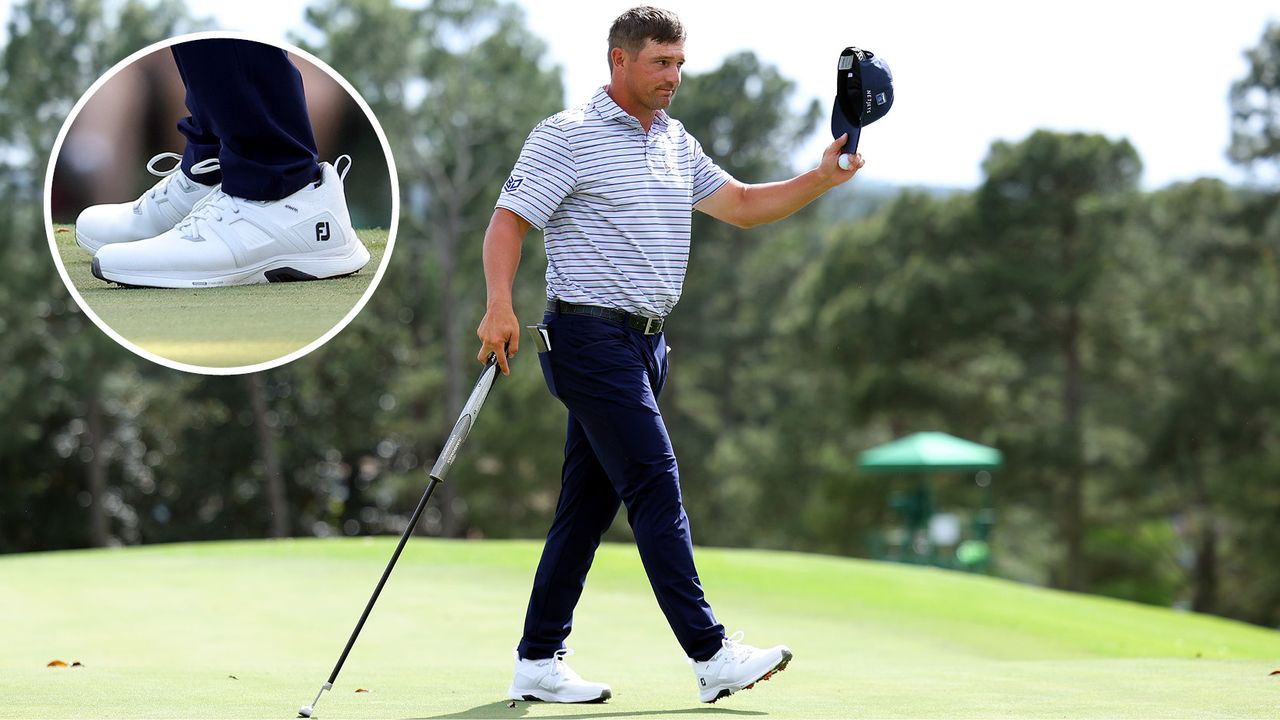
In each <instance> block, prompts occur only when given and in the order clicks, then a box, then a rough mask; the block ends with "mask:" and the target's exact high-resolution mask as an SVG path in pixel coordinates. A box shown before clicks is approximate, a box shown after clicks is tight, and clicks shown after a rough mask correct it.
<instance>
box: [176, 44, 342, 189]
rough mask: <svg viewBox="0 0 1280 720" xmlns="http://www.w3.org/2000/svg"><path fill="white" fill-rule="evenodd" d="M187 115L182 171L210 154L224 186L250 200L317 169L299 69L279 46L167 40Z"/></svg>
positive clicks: (311, 176) (300, 183)
mask: <svg viewBox="0 0 1280 720" xmlns="http://www.w3.org/2000/svg"><path fill="white" fill-rule="evenodd" d="M171 49H172V51H173V59H174V62H175V63H176V64H177V66H178V73H179V74H180V75H181V76H182V82H183V84H184V85H185V86H186V88H187V109H188V110H189V111H190V112H191V116H190V117H188V118H185V119H184V120H182V121H181V122H179V123H178V130H179V132H181V133H182V134H183V136H185V137H186V138H187V148H186V151H185V152H184V153H183V157H182V171H183V172H184V173H186V175H187V177H190V178H191V179H193V180H196V181H197V182H203V183H206V184H207V183H209V182H210V181H211V180H213V179H214V178H215V177H216V176H215V175H212V174H211V175H192V174H191V166H192V165H195V164H196V163H198V162H200V161H202V160H207V159H209V158H212V157H216V158H218V161H219V163H220V164H221V166H222V169H221V178H220V181H221V182H222V190H223V192H226V193H227V194H228V195H234V196H236V197H242V198H246V199H249V200H279V199H280V198H283V197H286V196H288V195H292V194H293V193H295V192H297V191H298V190H301V189H302V188H303V187H304V186H305V185H306V184H307V183H310V182H314V181H316V180H317V179H319V177H320V165H319V163H318V160H319V154H318V153H317V151H316V141H315V137H314V136H313V134H312V132H311V118H310V116H309V115H308V114H307V101H306V96H305V94H304V92H303V87H302V76H301V75H300V74H299V73H298V69H297V68H296V67H294V65H293V63H292V62H290V61H289V56H288V54H286V53H285V51H284V50H281V49H280V48H277V47H272V46H271V45H265V44H263V43H258V42H253V41H251V40H229V39H210V40H193V41H191V42H185V43H179V44H177V45H174V46H173V47H172V48H171Z"/></svg>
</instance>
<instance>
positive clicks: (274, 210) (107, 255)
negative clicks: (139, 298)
mask: <svg viewBox="0 0 1280 720" xmlns="http://www.w3.org/2000/svg"><path fill="white" fill-rule="evenodd" d="M344 159H345V160H346V161H347V164H346V165H345V166H344V167H343V169H342V171H341V173H340V172H339V171H338V169H337V168H336V167H335V166H334V165H330V164H329V163H320V180H319V181H317V182H315V183H308V184H307V185H306V186H305V187H304V188H302V189H301V190H299V191H297V192H295V193H294V194H292V195H290V196H288V197H285V198H282V199H280V200H269V201H257V200H245V199H244V198H237V197H233V196H231V195H228V194H226V193H224V192H222V190H221V188H219V189H218V190H217V191H216V192H214V193H212V194H210V195H209V196H208V197H206V198H205V199H204V200H202V201H200V203H198V204H197V205H196V206H195V208H194V209H193V210H192V211H191V213H190V214H189V215H187V217H186V218H184V219H183V220H182V222H180V223H178V225H177V227H175V228H173V229H172V230H169V231H168V232H165V233H162V234H160V235H157V236H156V237H152V238H147V239H146V240H139V241H138V242H132V243H123V244H116V245H107V246H105V247H103V248H102V249H101V250H99V251H98V253H97V254H96V255H95V256H94V258H93V268H92V269H93V274H94V276H95V277H97V278H98V279H100V280H106V281H108V282H114V283H118V284H120V285H133V286H140V287H166V288H204V287H219V286H225V285H252V284H256V283H267V282H289V281H293V280H320V279H324V278H332V277H340V276H342V275H350V274H351V273H354V272H355V271H357V270H359V269H360V268H362V267H364V266H365V265H366V264H367V263H368V262H369V251H368V250H367V249H366V248H365V246H364V244H363V243H361V242H360V239H359V238H358V237H356V232H355V230H354V229H353V228H352V227H351V215H350V213H349V212H348V211H347V199H346V196H345V195H344V194H343V191H342V181H343V179H344V178H345V177H346V173H347V170H349V169H350V167H351V158H350V157H349V156H347V155H343V156H342V157H340V158H338V160H337V161H336V163H338V164H341V163H342V161H343V160H344Z"/></svg>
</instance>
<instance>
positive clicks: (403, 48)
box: [307, 0, 563, 535]
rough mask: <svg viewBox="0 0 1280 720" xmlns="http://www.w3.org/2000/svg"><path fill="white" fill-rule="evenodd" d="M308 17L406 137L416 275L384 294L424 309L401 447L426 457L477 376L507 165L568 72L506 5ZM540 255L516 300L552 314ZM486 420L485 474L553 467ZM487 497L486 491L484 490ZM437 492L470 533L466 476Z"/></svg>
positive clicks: (406, 378) (392, 127)
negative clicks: (533, 458)
mask: <svg viewBox="0 0 1280 720" xmlns="http://www.w3.org/2000/svg"><path fill="white" fill-rule="evenodd" d="M307 18H308V22H309V23H310V24H311V25H312V26H313V27H315V28H316V29H317V30H319V31H320V32H321V33H322V35H323V39H322V41H321V42H320V44H319V45H318V46H317V47H315V48H311V49H312V50H313V51H314V52H317V53H318V54H320V55H321V56H323V57H326V58H329V59H330V61H331V62H332V64H333V65H334V66H335V67H339V68H346V67H350V68H352V69H353V72H352V73H351V74H349V75H348V79H350V80H351V82H352V83H353V84H354V85H355V86H356V87H357V88H358V89H360V90H361V92H362V94H364V95H365V96H366V98H367V99H368V100H369V102H370V105H371V107H372V108H373V110H374V111H375V113H376V114H377V115H378V117H379V119H380V121H381V122H382V124H383V125H384V127H385V128H386V129H387V132H388V135H389V136H391V137H392V138H395V139H396V142H397V145H396V147H397V169H398V172H399V178H400V184H401V190H402V195H403V196H404V197H405V198H406V199H407V202H406V203H405V209H404V212H403V213H402V216H401V218H400V220H401V225H400V239H399V243H398V244H399V246H400V247H401V248H404V250H401V251H400V252H402V253H405V254H407V255H408V258H407V260H404V259H400V260H397V264H398V265H400V266H401V267H403V271H402V272H403V275H402V276H401V277H400V278H398V279H397V280H395V281H394V284H393V287H395V288H396V289H395V290H389V289H388V288H387V286H386V285H387V284H386V283H384V286H383V288H382V289H381V290H380V292H379V294H380V295H387V294H388V293H398V298H397V297H396V295H395V294H393V295H392V296H391V298H390V299H389V300H388V301H387V302H388V303H389V306H390V307H395V304H394V303H395V302H396V301H397V300H398V303H399V304H400V305H401V306H403V305H404V304H406V303H408V304H409V305H410V307H411V312H412V313H413V322H412V323H410V328H409V337H408V343H409V344H408V346H407V347H406V348H405V353H404V355H403V357H402V358H401V362H403V363H404V364H405V365H406V367H404V368H403V369H402V370H401V371H400V372H399V378H398V381H397V384H398V385H399V386H400V388H401V389H402V390H403V391H404V392H403V394H401V397H402V398H403V399H404V401H403V403H402V407H405V408H406V409H407V410H408V413H409V419H408V421H407V422H403V423H400V424H398V425H397V437H398V438H399V440H400V441H402V442H399V441H398V442H397V443H396V444H397V445H398V446H399V447H400V448H402V450H403V452H405V454H406V456H412V457H413V458H415V460H425V459H427V458H430V457H431V456H432V454H433V452H434V450H435V449H438V448H439V447H440V446H441V444H443V441H444V438H445V437H446V436H447V434H448V431H449V428H450V427H451V426H452V424H453V420H454V418H455V417H456V415H455V413H456V412H457V411H458V410H459V409H460V408H461V406H462V402H463V400H464V398H465V393H466V390H467V388H468V387H469V385H470V383H471V381H472V378H473V373H472V367H471V365H470V364H469V363H468V362H467V361H468V359H469V358H470V357H471V355H472V353H473V352H474V348H475V347H476V343H475V342H474V336H473V335H472V334H471V332H470V330H471V328H473V327H474V325H475V324H476V323H478V322H479V319H480V316H481V314H482V312H481V310H482V303H483V297H484V291H483V275H482V273H481V263H480V247H481V239H482V237H483V233H484V228H485V226H486V225H487V223H488V219H489V216H490V215H491V213H492V211H493V202H494V200H495V199H496V198H497V194H498V191H499V189H500V187H501V184H502V181H503V180H504V178H503V177H502V176H501V172H500V171H496V170H495V169H496V168H503V167H507V168H509V167H510V166H511V165H513V164H514V163H515V159H516V157H517V156H518V154H519V151H520V146H521V143H522V140H523V139H524V137H525V136H526V135H527V134H528V132H529V130H530V129H532V127H533V126H534V125H535V124H536V123H537V122H539V121H541V120H542V119H543V118H545V117H547V116H549V115H551V114H553V113H554V112H556V111H558V110H560V109H562V101H561V97H562V95H563V90H562V87H561V83H560V78H559V72H558V70H557V69H554V68H545V67H543V65H542V63H541V58H542V57H543V56H544V55H545V46H544V44H543V43H542V42H541V41H540V40H538V39H537V38H536V37H534V36H533V35H531V34H530V33H529V31H528V30H527V29H526V27H525V24H524V20H523V16H522V15H521V13H520V11H519V10H518V9H517V8H516V7H515V6H513V5H506V4H500V3H497V2H494V1H493V0H438V1H436V2H432V3H429V4H427V5H426V6H425V7H422V8H421V9H408V8H401V7H398V6H394V5H392V4H391V3H390V2H388V1H387V0H365V1H364V2H359V3H345V2H344V3H339V2H329V3H323V4H321V5H318V6H316V7H313V8H311V9H309V10H308V13H307ZM510 68H520V69H521V71H520V72H519V73H513V72H510V71H509V69H510ZM481 88H483V91H480V89H481ZM495 98H500V99H501V111H500V112H495V104H494V103H495ZM530 255H531V257H529V258H528V259H527V260H526V269H525V272H523V273H522V274H521V278H520V279H519V281H518V283H517V288H516V297H517V300H518V301H520V302H522V303H523V304H522V305H521V306H520V307H523V308H527V309H528V311H529V312H538V313H540V312H541V307H539V306H535V305H533V303H532V302H530V300H531V299H532V298H534V297H541V295H542V294H541V292H540V290H538V288H539V287H540V286H541V277H540V274H539V273H538V272H537V271H536V270H531V269H530V268H529V267H528V266H529V265H533V266H535V267H536V265H537V260H538V259H539V257H540V255H541V253H540V251H537V252H532V253H530ZM389 279H390V278H389ZM379 307H387V306H383V305H381V304H379ZM534 307H536V310H535V309H534ZM398 310H399V308H396V310H393V312H398ZM522 312H524V311H522ZM526 314H527V313H526ZM529 355H532V353H529ZM531 360H532V358H531ZM540 384H541V378H540V377H539V376H537V374H536V373H532V372H529V371H525V372H524V373H523V374H521V375H518V376H517V375H513V376H512V377H511V378H509V379H506V380H504V382H503V385H504V389H503V391H502V393H499V394H497V395H499V398H497V400H498V402H497V403H496V404H498V405H499V406H500V405H501V403H502V402H505V400H502V399H501V398H503V397H508V398H509V397H512V395H511V393H515V396H517V397H528V396H530V395H531V394H533V393H541V394H543V395H545V391H542V389H541V387H539V386H540ZM500 412H501V411H499V410H495V411H493V415H495V416H496V415H499V414H500ZM486 414H488V413H486ZM495 422H498V423H500V422H501V421H497V420H495ZM485 425H486V424H481V426H480V427H479V428H477V432H476V434H475V437H474V438H473V440H472V441H471V446H472V447H469V455H470V456H471V457H478V458H484V459H486V460H488V461H490V462H488V463H487V464H486V463H480V464H481V465H482V466H486V467H490V468H492V467H493V462H497V463H498V467H501V468H502V469H501V470H496V469H495V470H493V471H491V472H489V473H486V475H487V476H488V477H489V478H490V479H491V480H492V481H494V482H505V480H500V478H509V477H510V476H509V475H508V473H514V474H515V475H516V477H518V478H520V480H521V481H523V482H525V483H527V482H530V481H533V480H538V481H545V480H546V473H545V472H538V471H537V470H535V469H534V468H533V467H529V466H528V465H527V463H526V462H524V461H523V460H521V458H522V456H527V455H528V451H527V449H522V448H519V447H517V446H515V445H514V444H513V442H512V441H509V440H504V438H506V437H507V435H504V434H503V433H499V432H491V431H486V430H485ZM537 427H538V428H539V429H540V430H545V429H548V428H550V427H553V425H552V424H548V423H538V425H537ZM424 431H425V432H424ZM509 435H511V436H513V438H514V436H515V435H518V433H509ZM424 436H425V437H424ZM486 442H498V443H502V444H504V445H505V446H506V448H507V450H506V451H505V452H502V453H500V454H498V453H495V454H493V455H488V454H487V453H486ZM538 444H539V445H540V446H545V445H546V444H547V443H546V442H545V441H543V442H540V443H538ZM477 447H478V448H479V449H478V450H477V449H476V448H477ZM498 458H503V459H502V460H499V459H498ZM464 462H466V461H464ZM508 464H509V465H508ZM416 466H417V464H416V462H415V463H414V464H413V465H412V466H411V468H410V469H412V468H415V467H416ZM519 468H523V469H519ZM538 468H540V469H543V470H545V468H546V465H539V466H538ZM460 469H461V466H460ZM476 493H477V497H483V496H484V495H483V491H482V490H477V491H476ZM414 496H415V497H416V493H414ZM469 496H470V495H469ZM438 497H439V503H438V507H440V508H443V509H444V510H443V514H442V516H441V517H440V518H439V519H438V527H435V525H436V524H437V519H436V518H435V516H434V513H433V514H430V515H429V516H428V517H427V523H426V524H427V526H428V528H429V529H433V531H435V532H440V533H443V534H446V535H458V534H462V533H464V532H465V531H466V530H467V529H468V522H467V518H466V512H465V508H466V503H465V502H464V501H463V500H462V498H461V497H459V496H457V495H456V494H455V491H454V487H453V485H452V484H446V485H445V486H444V487H442V488H441V489H440V491H439V496H438ZM495 504H497V503H495Z"/></svg>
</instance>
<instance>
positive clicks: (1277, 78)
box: [1228, 22, 1280, 169]
mask: <svg viewBox="0 0 1280 720" xmlns="http://www.w3.org/2000/svg"><path fill="white" fill-rule="evenodd" d="M1245 57H1246V59H1248V61H1249V70H1248V71H1247V72H1246V73H1245V76H1244V77H1243V78H1240V79H1239V80H1237V81H1236V82H1235V83H1233V84H1232V85H1231V96H1230V97H1231V147H1230V149H1229V150H1228V156H1229V157H1230V158H1231V159H1232V160H1233V161H1235V162H1237V163H1239V164H1241V165H1245V166H1247V167H1249V168H1251V169H1257V168H1258V166H1260V165H1261V164H1262V163H1265V162H1271V161H1276V160H1278V159H1280V22H1271V23H1269V24H1268V25H1267V27H1266V29H1265V30H1263V33H1262V38H1261V39H1260V40H1259V41H1258V46H1257V47H1254V48H1251V49H1250V50H1247V51H1246V52H1245ZM1277 169H1280V168H1277Z"/></svg>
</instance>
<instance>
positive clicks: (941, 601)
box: [0, 538, 1280, 719]
mask: <svg viewBox="0 0 1280 720" xmlns="http://www.w3.org/2000/svg"><path fill="white" fill-rule="evenodd" d="M393 547H394V539H390V538H379V539H353V540H288V541H266V542H234V543H203V544H190V545H167V546H149V547H141V548H130V549H124V550H96V551H76V552H58V553H40V554H29V555H11V556H5V557H0V578H3V582H0V608H4V609H5V611H6V623H7V626H8V628H9V629H8V630H7V631H6V632H5V634H4V652H3V653H0V688H3V696H4V702H3V703H0V718H47V719H60V718H272V717H274V718H291V717H293V716H294V714H295V713H296V711H297V709H298V708H299V707H300V706H302V705H306V704H308V703H310V702H311V701H312V699H313V698H314V696H315V693H316V692H317V690H318V689H319V687H320V685H321V684H322V683H323V682H324V680H325V679H326V678H327V677H328V675H329V672H330V670H331V669H332V667H333V663H334V662H335V661H336V659H337V656H338V654H339V652H340V651H341V650H342V646H343V644H344V643H345V642H346V639H347V636H348V634H349V633H350V632H351V629H352V627H353V626H354V624H355V621H356V619H357V618H358V617H359V613H360V610H361V609H362V608H363V607H364V603H365V602H366V600H367V599H368V595H369V593H370V592H371V591H372V589H373V586H374V585H375V584H376V582H377V579H378V577H379V575H380V573H381V572H382V568H383V566H384V564H385V562H386V560H387V558H388V557H390V553H391V550H392V548H393ZM539 549H540V545H539V544H538V543H533V542H519V541H445V540H430V539H424V538H415V539H414V540H413V541H412V542H410V544H409V546H408V548H407V549H406V550H405V553H404V555H403V556H402V558H401V560H400V563H399V565H398V566H397V568H396V571H395V574H394V575H393V576H392V578H391V580H390V582H389V583H388V585H387V587H386V590H385V591H384V593H383V595H382V598H381V599H380V600H379V602H378V605H377V607H375V608H374V611H373V614H372V615H371V617H370V619H369V622H368V624H367V625H366V626H365V628H364V632H363V633H362V634H361V637H360V640H359V642H358V643H357V644H356V646H355V649H354V650H353V651H352V653H351V656H350V658H349V659H348V660H347V664H346V667H345V668H344V669H343V673H342V675H341V676H340V677H339V679H338V683H337V685H336V686H335V687H334V688H333V690H331V691H329V692H327V693H325V695H324V697H323V698H322V699H321V701H320V703H319V706H318V707H317V712H316V716H317V717H323V718H538V717H573V718H594V717H600V718H618V717H633V716H634V717H647V716H654V717H663V718H665V717H696V716H706V715H721V716H728V717H733V716H768V717H771V718H849V717H876V718H990V717H1018V718H1274V717H1276V714H1277V706H1278V705H1280V676H1277V677H1271V676H1269V672H1270V671H1271V670H1273V669H1277V668H1280V633H1277V632H1274V631H1270V630H1266V629H1263V628H1257V627H1253V626H1249V625H1244V624H1241V623H1235V622H1231V621H1227V620H1222V619H1219V618H1213V617H1208V616H1201V615H1194V614H1188V613H1178V612H1174V611H1170V610H1164V609H1159V608H1152V607H1147V606H1142V605H1136V604H1132V603H1125V602H1119V601H1114V600H1106V599H1100V598H1095V597H1088V596H1082V595H1072V594H1066V593H1059V592H1054V591H1048V590H1043V589H1038V588H1032V587H1025V586H1021V585H1017V584H1015V583H1010V582H1005V581H1000V580H992V579H989V578H982V577H973V576H967V575H962V574H958V573H951V572H945V571H938V570H930V569H922V568H914V567H905V566H894V565H886V564H878V563H872V562H866V561H858V560H848V559H839V558H828V557H821V556H809V555H798V554H790V553H770V552H751V551H734V550H718V549H699V550H698V559H699V570H700V573H701V576H702V579H703V582H704V584H705V586H706V587H707V589H708V597H709V599H710V601H711V602H712V604H713V606H714V607H715V608H716V611H717V613H718V614H719V617H720V620H721V621H722V622H724V623H725V624H726V625H727V627H728V628H729V629H730V631H732V630H736V629H743V630H745V631H746V640H747V642H752V643H754V644H773V643H776V642H786V643H788V644H789V645H790V646H791V648H792V650H794V651H795V660H794V661H793V662H792V664H791V665H790V667H788V668H787V671H786V672H784V673H782V674H780V675H778V676H777V677H775V678H774V679H772V680H770V681H769V682H768V683H762V684H761V685H759V686H758V687H756V688H755V689H753V690H751V691H749V692H744V693H741V694H738V695H735V696H733V697H730V698H727V699H724V700H721V701H720V702H719V703H717V704H715V705H712V706H707V705H702V704H700V703H698V702H697V691H696V688H695V686H694V682H693V675H692V673H691V672H690V669H689V667H688V665H687V664H686V662H685V660H684V658H683V656H682V653H681V652H680V648H679V646H678V645H677V644H676V642H675V640H674V638H673V637H672V635H671V632H670V630H669V629H668V628H667V626H666V624H665V621H664V620H663V619H662V616H661V613H660V612H659V610H658V608H657V605H656V603H655V602H654V600H653V596H652V594H651V592H650V590H649V587H648V584H647V581H646V580H645V577H644V573H643V570H642V568H641V566H640V563H639V561H638V559H637V557H636V553H635V548H634V547H632V546H630V545H605V546H603V547H602V548H601V550H600V552H599V554H598V556H597V560H596V567H595V569H594V570H593V571H592V576H591V579H590V582H589V583H588V585H587V589H586V592H585V594H584V596H583V600H582V603H581V604H580V606H579V608H578V613H577V617H576V619H575V629H574V633H573V635H572V636H571V637H570V640H569V642H570V645H571V646H573V647H574V648H575V649H576V650H577V654H576V655H575V657H574V658H573V661H572V662H573V665H574V667H575V668H576V669H578V671H579V672H581V673H582V674H583V675H584V676H586V677H589V678H597V679H600V680H603V681H606V682H609V683H610V684H611V685H612V687H613V691H614V698H613V699H612V700H610V701H609V702H607V703H604V704H601V705H570V706H555V705H547V704H542V703H526V702H520V703H517V704H516V706H515V707H514V708H512V707H508V701H507V700H506V699H505V698H504V695H505V691H506V687H507V683H508V682H509V680H510V675H509V673H510V669H511V667H510V663H511V660H510V658H511V648H512V646H513V645H514V644H515V643H516V641H517V640H518V638H519V634H520V627H521V620H522V618H523V612H524V606H525V603H526V601H527V598H528V586H529V582H530V579H531V577H532V575H533V569H534V567H535V565H536V563H537V558H538V552H539ZM52 660H62V661H64V662H66V663H68V664H70V663H72V662H74V661H79V662H80V663H82V667H67V668H49V667H46V664H47V663H49V662H50V661H52ZM357 689H364V690H368V692H356V690H357Z"/></svg>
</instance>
